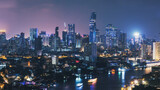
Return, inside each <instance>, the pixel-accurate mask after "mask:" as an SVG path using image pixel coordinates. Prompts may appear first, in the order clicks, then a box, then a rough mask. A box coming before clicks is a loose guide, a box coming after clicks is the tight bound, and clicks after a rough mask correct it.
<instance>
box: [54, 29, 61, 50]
mask: <svg viewBox="0 0 160 90" xmlns="http://www.w3.org/2000/svg"><path fill="white" fill-rule="evenodd" d="M58 30H59V27H56V28H55V35H54V51H57V49H58V48H59V47H60V37H59V32H58Z"/></svg>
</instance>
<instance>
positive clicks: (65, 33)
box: [62, 23, 67, 46]
mask: <svg viewBox="0 0 160 90" xmlns="http://www.w3.org/2000/svg"><path fill="white" fill-rule="evenodd" d="M62 41H63V45H64V46H67V27H66V24H65V23H64V31H63V32H62Z"/></svg>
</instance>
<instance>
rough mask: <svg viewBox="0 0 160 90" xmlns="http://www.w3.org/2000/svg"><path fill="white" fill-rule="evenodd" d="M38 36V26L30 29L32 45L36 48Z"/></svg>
mask: <svg viewBox="0 0 160 90" xmlns="http://www.w3.org/2000/svg"><path fill="white" fill-rule="evenodd" d="M37 37H38V29H37V28H31V29H30V46H31V49H35V40H36V38H37Z"/></svg>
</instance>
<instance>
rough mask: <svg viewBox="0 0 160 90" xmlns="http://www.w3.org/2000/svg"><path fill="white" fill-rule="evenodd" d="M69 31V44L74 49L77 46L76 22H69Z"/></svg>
mask: <svg viewBox="0 0 160 90" xmlns="http://www.w3.org/2000/svg"><path fill="white" fill-rule="evenodd" d="M68 31H69V33H68V46H71V47H72V50H74V49H75V46H76V35H75V24H68Z"/></svg>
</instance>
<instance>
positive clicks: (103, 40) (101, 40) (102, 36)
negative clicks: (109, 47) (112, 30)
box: [100, 34, 106, 45]
mask: <svg viewBox="0 0 160 90" xmlns="http://www.w3.org/2000/svg"><path fill="white" fill-rule="evenodd" d="M100 42H101V43H102V44H104V45H106V35H105V34H103V35H100Z"/></svg>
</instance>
